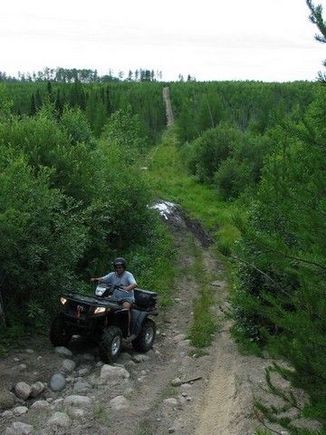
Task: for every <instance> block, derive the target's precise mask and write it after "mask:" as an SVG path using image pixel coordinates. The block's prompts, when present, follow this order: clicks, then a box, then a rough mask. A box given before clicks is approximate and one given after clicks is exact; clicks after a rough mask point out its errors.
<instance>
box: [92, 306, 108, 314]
mask: <svg viewBox="0 0 326 435" xmlns="http://www.w3.org/2000/svg"><path fill="white" fill-rule="evenodd" d="M105 311H106V308H105V307H96V308H95V310H94V314H102V313H105Z"/></svg>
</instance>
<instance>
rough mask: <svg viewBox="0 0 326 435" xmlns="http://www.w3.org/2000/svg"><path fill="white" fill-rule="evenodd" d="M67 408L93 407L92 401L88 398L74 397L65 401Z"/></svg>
mask: <svg viewBox="0 0 326 435" xmlns="http://www.w3.org/2000/svg"><path fill="white" fill-rule="evenodd" d="M64 405H65V406H75V407H79V408H83V409H84V408H90V407H91V406H92V401H91V399H90V398H89V397H87V396H78V395H72V396H68V397H66V398H65V399H64Z"/></svg>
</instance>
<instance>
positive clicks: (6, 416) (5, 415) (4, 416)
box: [1, 410, 14, 418]
mask: <svg viewBox="0 0 326 435" xmlns="http://www.w3.org/2000/svg"><path fill="white" fill-rule="evenodd" d="M13 416H14V413H13V412H12V411H8V410H7V411H4V412H3V413H2V414H1V417H3V418H12V417H13Z"/></svg>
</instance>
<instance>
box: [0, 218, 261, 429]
mask: <svg viewBox="0 0 326 435" xmlns="http://www.w3.org/2000/svg"><path fill="white" fill-rule="evenodd" d="M195 227H196V226H195ZM172 231H173V232H174V234H175V241H176V248H177V250H178V252H179V253H180V255H179V261H180V264H179V265H178V267H180V268H181V271H182V280H181V281H180V282H178V283H177V284H176V288H175V296H174V297H175V303H174V304H173V306H172V308H170V309H169V310H168V311H167V312H166V313H165V314H164V315H160V316H159V318H158V319H157V323H158V336H157V340H156V342H155V347H154V349H153V350H151V351H150V352H149V353H148V354H146V355H145V356H144V357H142V356H140V355H137V354H135V353H134V351H133V350H132V348H131V346H130V345H127V344H126V345H125V347H124V352H123V353H122V354H121V356H120V359H119V361H118V364H117V365H118V366H121V367H123V368H124V369H125V370H126V371H127V373H128V374H129V375H130V376H129V377H128V376H122V377H121V378H117V377H116V378H107V377H106V378H105V377H104V376H103V372H102V370H103V367H102V363H101V362H100V361H99V358H98V354H97V349H96V347H86V344H85V343H82V342H78V341H76V342H75V343H72V346H71V347H70V349H71V350H72V352H73V354H72V356H70V357H64V358H66V359H67V358H68V359H71V360H72V361H74V362H75V363H76V367H75V368H74V369H73V370H71V371H70V373H69V374H67V373H66V374H65V376H66V380H67V384H66V387H65V388H64V389H63V390H62V391H61V392H56V393H55V392H53V391H51V390H50V389H49V388H46V389H45V391H44V392H43V393H42V394H41V395H40V396H39V397H37V398H35V399H28V400H26V401H24V402H23V401H21V402H20V403H17V401H16V403H15V404H13V405H11V406H10V407H9V406H8V405H6V407H7V408H10V409H9V412H8V411H6V412H5V413H3V412H2V414H1V413H0V416H1V417H0V433H7V434H8V435H10V434H19V433H33V434H39V435H41V434H71V435H73V434H80V435H82V434H83V435H84V434H90V435H95V434H123V435H124V434H125V435H129V434H135V435H146V434H148V435H149V434H153V435H154V434H167V433H175V434H180V435H181V434H184V435H186V434H187V435H188V434H198V435H211V434H217V435H218V434H220V435H245V434H253V433H254V431H255V428H256V427H257V425H258V422H257V421H256V420H255V418H254V416H253V408H252V403H253V394H254V393H255V392H257V391H259V388H260V385H261V383H262V381H263V380H264V367H266V366H267V365H268V361H266V360H261V359H258V358H254V357H246V356H241V355H240V354H239V353H238V351H237V349H236V346H235V344H234V343H233V341H232V339H231V338H230V334H229V323H228V321H227V320H226V319H224V318H223V313H222V311H221V310H220V308H219V307H220V306H223V305H224V304H225V301H226V297H227V283H226V282H225V280H224V271H223V266H222V264H221V263H219V262H218V261H217V260H216V258H214V256H213V255H212V254H211V252H210V249H209V247H207V243H206V242H205V241H204V240H203V237H202V236H201V235H200V233H198V232H196V231H194V232H195V233H196V235H198V234H199V239H200V240H198V239H197V238H196V237H194V236H193V234H192V233H191V232H190V231H189V222H188V224H187V223H186V222H185V220H184V219H183V218H182V216H177V217H176V218H175V219H174V220H173V223H172ZM194 244H195V245H196V247H197V248H198V249H200V252H201V255H202V256H203V259H204V264H205V268H206V271H207V273H209V274H210V275H212V276H213V277H214V280H213V281H212V288H214V289H215V291H216V304H215V307H214V309H215V311H216V315H217V316H219V317H220V321H221V325H222V326H221V330H220V331H219V332H218V333H217V335H216V337H215V339H214V341H213V344H212V346H211V347H210V348H208V349H207V355H204V356H200V357H198V356H197V355H196V352H197V351H196V350H195V349H194V348H192V347H191V345H190V342H189V340H187V337H186V335H187V332H188V330H189V326H190V324H191V320H192V304H193V299H194V298H195V297H196V294H197V291H198V289H199V286H200V283H201V277H200V276H199V277H197V278H196V280H195V281H194V278H193V277H192V275H191V274H190V273H189V269H190V267H191V265H192V264H193V262H194V261H195V259H194V257H193V254H192V249H191V246H194ZM203 245H204V246H203ZM26 348H29V349H27V350H26ZM26 348H25V349H22V350H21V351H16V352H12V353H11V354H10V355H9V356H8V357H6V358H4V359H2V360H0V387H1V391H2V393H1V394H3V396H2V398H1V394H0V399H1V401H0V405H1V403H2V404H3V403H7V404H8V402H9V403H10V400H11V399H12V397H13V395H12V394H10V393H9V391H10V389H12V387H13V386H14V385H15V384H16V383H17V382H18V381H25V382H27V383H29V384H31V383H33V382H36V381H41V382H43V383H45V384H48V382H49V379H50V377H51V376H52V375H53V374H54V373H58V372H60V371H61V370H62V364H63V358H62V357H61V356H60V355H59V354H58V353H56V352H54V350H53V349H52V347H51V346H50V344H49V343H48V341H47V339H46V338H44V340H43V341H38V342H37V343H35V342H33V341H31V342H30V343H26ZM124 373H126V372H124ZM177 378H178V379H177ZM172 381H174V382H172ZM172 384H176V385H175V386H173V385H172ZM71 395H80V396H86V397H87V398H89V399H90V405H89V406H87V407H86V408H83V406H82V405H80V404H77V405H75V407H74V406H72V407H71V406H70V407H69V406H68V405H67V403H66V402H67V401H64V400H63V399H65V398H66V397H68V396H71ZM9 396H10V397H9ZM121 396H123V399H121ZM117 397H120V399H116V398H117ZM113 399H114V400H113ZM119 400H120V402H119ZM41 401H42V403H43V404H41V405H38V406H35V405H33V403H35V402H41ZM119 403H120V404H119ZM21 406H23V407H25V408H26V409H25V410H24V412H23V413H22V414H20V415H18V414H19V413H20V412H21V410H20V411H17V410H16V411H15V409H16V408H17V407H21ZM55 415H56V416H57V419H55V418H54V417H55ZM66 417H67V418H66ZM15 422H21V423H25V424H29V425H30V426H29V428H32V429H30V430H31V432H19V430H18V429H17V427H18V426H17V425H16V426H14V425H13V423H15ZM26 427H27V426H26ZM8 428H11V429H8ZM15 428H16V429H15ZM15 430H16V432H15Z"/></svg>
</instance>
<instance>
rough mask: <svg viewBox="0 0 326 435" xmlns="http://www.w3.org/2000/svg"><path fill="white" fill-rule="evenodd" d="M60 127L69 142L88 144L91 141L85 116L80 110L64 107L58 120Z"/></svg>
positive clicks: (90, 132) (89, 129) (90, 133)
mask: <svg viewBox="0 0 326 435" xmlns="http://www.w3.org/2000/svg"><path fill="white" fill-rule="evenodd" d="M60 126H61V128H62V129H63V130H65V131H66V132H67V134H68V137H69V140H70V142H71V143H72V144H73V145H75V144H76V143H79V142H84V143H85V144H88V143H90V142H91V141H92V131H91V128H90V125H89V123H88V121H87V118H86V116H85V114H84V113H83V112H82V111H81V110H80V109H75V108H74V109H72V108H69V107H66V108H65V109H64V111H63V113H62V115H61V118H60Z"/></svg>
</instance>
